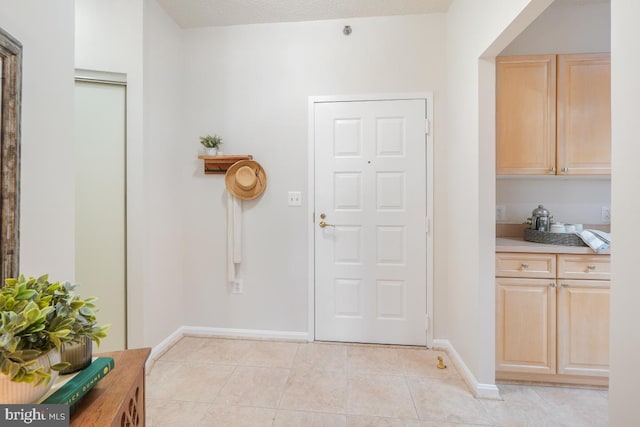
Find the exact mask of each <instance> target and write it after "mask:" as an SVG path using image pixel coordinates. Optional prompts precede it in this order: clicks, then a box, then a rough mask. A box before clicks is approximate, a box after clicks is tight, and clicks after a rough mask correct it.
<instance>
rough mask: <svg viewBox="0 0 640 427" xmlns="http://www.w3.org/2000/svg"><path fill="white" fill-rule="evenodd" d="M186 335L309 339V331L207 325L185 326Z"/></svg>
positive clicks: (184, 332)
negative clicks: (213, 326) (211, 326)
mask: <svg viewBox="0 0 640 427" xmlns="http://www.w3.org/2000/svg"><path fill="white" fill-rule="evenodd" d="M181 329H182V333H183V335H184V336H192V337H229V338H254V339H267V340H285V341H308V339H309V334H308V333H307V332H293V331H268V330H262V329H235V328H210V327H205V326H183V327H182V328H181Z"/></svg>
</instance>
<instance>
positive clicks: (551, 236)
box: [524, 228, 587, 246]
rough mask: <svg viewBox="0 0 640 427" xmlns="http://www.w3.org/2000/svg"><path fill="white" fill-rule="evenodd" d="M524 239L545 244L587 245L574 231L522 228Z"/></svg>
mask: <svg viewBox="0 0 640 427" xmlns="http://www.w3.org/2000/svg"><path fill="white" fill-rule="evenodd" d="M524 240H526V241H527V242H535V243H544V244H547V245H563V246H587V244H586V243H585V242H583V241H582V239H581V238H580V237H578V236H576V234H575V233H549V232H548V231H538V230H533V229H531V228H525V229H524Z"/></svg>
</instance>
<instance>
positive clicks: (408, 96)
mask: <svg viewBox="0 0 640 427" xmlns="http://www.w3.org/2000/svg"><path fill="white" fill-rule="evenodd" d="M403 100H404V101H406V100H424V101H425V104H426V115H427V117H426V119H427V120H428V123H429V125H428V126H429V131H428V132H426V133H425V144H426V147H425V151H426V159H425V168H426V173H425V176H426V180H427V182H426V188H427V218H426V219H425V221H426V224H425V228H426V227H428V232H426V233H425V237H426V239H427V259H426V260H425V264H426V269H427V283H426V287H427V290H426V298H427V306H426V309H427V312H426V313H425V329H426V335H427V347H429V348H431V347H433V277H434V275H433V230H434V227H433V127H434V126H433V92H412V93H391V94H379V95H375V94H371V95H328V96H310V97H309V99H308V110H307V111H308V129H307V130H308V134H307V144H308V145H307V171H308V175H307V185H308V187H307V194H308V201H309V202H308V204H307V210H308V212H307V214H308V218H309V220H310V221H309V223H308V226H307V242H308V243H307V245H308V248H307V253H308V254H309V255H308V259H307V266H308V268H307V271H308V272H309V273H308V276H307V295H308V299H307V306H308V307H307V312H308V313H309V316H308V326H307V327H308V331H307V337H308V338H307V339H308V341H310V342H311V341H315V276H316V269H315V258H316V254H315V220H314V213H315V108H314V107H315V104H320V103H328V102H359V101H403Z"/></svg>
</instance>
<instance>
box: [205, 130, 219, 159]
mask: <svg viewBox="0 0 640 427" xmlns="http://www.w3.org/2000/svg"><path fill="white" fill-rule="evenodd" d="M200 144H202V145H203V146H204V148H205V150H206V152H207V154H208V155H210V156H215V155H217V154H218V150H219V148H220V146H221V145H222V137H221V136H218V135H213V136H211V135H207V136H201V137H200Z"/></svg>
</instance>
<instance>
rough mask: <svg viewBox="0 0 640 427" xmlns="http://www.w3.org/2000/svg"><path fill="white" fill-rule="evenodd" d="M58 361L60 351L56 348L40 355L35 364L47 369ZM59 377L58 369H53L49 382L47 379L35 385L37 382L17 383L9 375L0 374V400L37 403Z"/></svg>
mask: <svg viewBox="0 0 640 427" xmlns="http://www.w3.org/2000/svg"><path fill="white" fill-rule="evenodd" d="M56 363H60V352H59V351H58V350H56V349H55V348H54V349H53V350H50V351H48V352H47V353H45V354H43V355H42V356H40V357H38V358H37V359H36V363H35V365H34V366H43V367H45V369H46V368H48V367H49V366H52V365H55V364H56ZM57 378H58V371H53V370H52V371H51V380H50V381H49V382H46V381H45V382H43V383H42V384H40V385H38V386H35V385H34V384H35V382H33V383H17V382H13V381H11V380H10V379H9V376H7V375H4V374H0V402H2V403H3V404H9V403H35V402H37V401H38V400H39V399H40V398H41V397H42V396H44V395H45V393H46V392H48V391H49V389H50V388H51V386H52V385H53V383H54V382H55V381H56V379H57Z"/></svg>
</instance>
